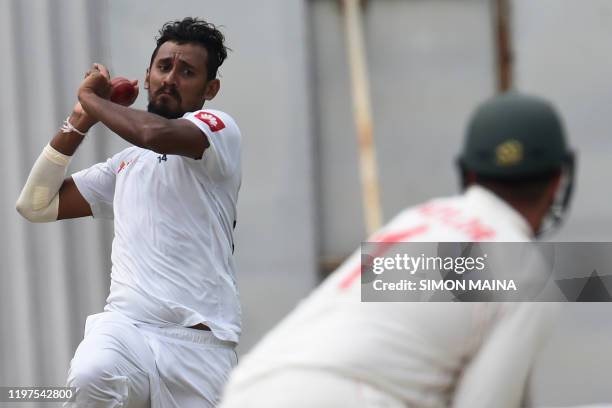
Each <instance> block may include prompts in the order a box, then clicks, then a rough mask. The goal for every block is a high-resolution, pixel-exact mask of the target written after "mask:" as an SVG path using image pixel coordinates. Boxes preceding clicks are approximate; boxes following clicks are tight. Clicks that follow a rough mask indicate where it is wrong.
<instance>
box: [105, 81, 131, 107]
mask: <svg viewBox="0 0 612 408" xmlns="http://www.w3.org/2000/svg"><path fill="white" fill-rule="evenodd" d="M111 86H112V90H111V96H110V100H111V101H113V102H115V103H118V104H120V105H124V106H129V105H131V104H132V102H133V99H134V97H135V96H136V90H135V89H134V86H133V85H132V84H131V83H130V80H129V79H127V78H124V77H115V78H113V79H112V80H111Z"/></svg>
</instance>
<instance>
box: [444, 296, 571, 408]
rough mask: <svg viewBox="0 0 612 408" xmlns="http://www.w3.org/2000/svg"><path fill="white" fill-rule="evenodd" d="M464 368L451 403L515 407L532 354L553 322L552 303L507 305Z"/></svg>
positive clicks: (555, 308) (457, 406)
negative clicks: (506, 309)
mask: <svg viewBox="0 0 612 408" xmlns="http://www.w3.org/2000/svg"><path fill="white" fill-rule="evenodd" d="M508 308H509V310H508V313H506V314H504V315H502V317H501V319H500V321H499V322H498V323H497V324H495V325H494V326H493V328H492V331H491V332H490V333H489V335H488V336H487V337H486V339H485V341H484V344H482V346H481V348H480V350H478V352H477V353H476V355H475V356H474V358H473V359H472V361H471V362H470V364H469V365H468V366H467V368H466V369H465V370H464V372H463V374H462V376H461V378H460V379H459V382H458V384H457V387H456V390H455V395H454V399H453V403H452V406H453V407H455V408H464V407H471V408H475V407H497V408H510V407H512V408H517V407H519V406H520V405H521V402H522V397H523V390H524V387H525V385H526V382H527V380H528V378H529V373H530V370H531V367H532V364H533V362H534V359H535V356H536V354H537V352H538V351H539V349H540V348H541V346H542V344H543V341H544V340H545V339H546V337H547V336H548V333H549V331H550V329H551V327H552V325H553V323H554V322H555V321H556V317H557V314H558V310H559V305H558V304H555V303H521V304H508Z"/></svg>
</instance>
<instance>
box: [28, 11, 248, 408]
mask: <svg viewBox="0 0 612 408" xmlns="http://www.w3.org/2000/svg"><path fill="white" fill-rule="evenodd" d="M226 56H227V51H226V48H225V45H224V37H223V35H222V34H221V33H220V32H219V31H218V30H217V29H216V28H215V26H214V25H212V24H209V23H207V22H205V21H203V20H199V19H193V18H186V19H184V20H181V21H174V22H169V23H167V24H165V25H164V27H163V28H162V29H161V30H160V36H159V38H158V39H157V47H156V48H155V50H154V52H153V55H152V57H151V62H150V65H149V68H148V69H147V73H146V78H145V89H147V90H148V96H149V105H148V112H144V111H138V110H135V109H130V108H128V107H126V106H121V105H118V104H116V103H113V102H111V101H109V100H108V98H109V96H110V91H111V83H110V76H109V74H108V71H107V70H106V68H105V67H103V66H102V65H99V64H94V66H93V67H92V69H91V70H90V71H88V73H87V74H86V77H85V80H84V81H83V83H82V84H81V86H80V88H79V93H78V97H79V103H78V104H77V105H76V106H75V109H74V111H73V113H72V114H71V116H70V117H69V118H68V119H67V120H66V121H65V123H64V126H62V128H61V129H60V132H58V134H57V135H56V136H55V137H54V138H53V139H52V141H51V142H50V144H49V145H48V146H47V147H45V149H44V151H43V153H42V154H41V156H40V157H39V158H38V160H37V161H36V163H35V164H34V167H33V168H32V171H31V173H30V176H29V178H28V181H27V182H26V185H25V187H24V188H23V191H22V193H21V196H20V197H19V200H18V202H17V209H18V211H19V212H20V213H21V214H22V215H24V216H25V217H26V218H28V219H29V220H31V221H34V222H47V221H54V220H57V219H65V218H75V217H82V216H89V215H93V217H95V218H98V217H99V218H113V219H114V227H115V238H114V240H113V246H112V273H111V287H110V295H109V296H108V298H107V305H106V307H105V308H104V312H102V313H99V314H96V315H92V316H89V317H88V319H87V323H86V327H85V337H84V339H83V341H82V342H81V344H80V345H79V347H78V349H77V351H76V353H75V356H74V358H73V360H72V362H71V365H70V371H69V373H68V386H71V387H76V401H75V402H74V403H68V404H67V405H66V406H75V407H109V408H110V407H130V408H132V407H149V406H151V407H164V408H165V407H213V406H215V405H216V403H217V401H218V399H219V395H220V391H221V389H222V387H223V385H224V383H225V381H226V380H227V378H228V375H229V372H230V370H231V369H232V368H233V367H234V366H235V365H236V363H237V358H236V353H235V351H234V348H235V346H236V344H237V343H238V340H239V336H240V331H241V312H240V304H239V300H238V291H237V288H236V284H235V273H234V264H233V259H232V256H233V250H234V239H233V229H234V227H235V224H236V202H237V199H238V190H239V188H240V182H241V164H240V139H241V136H240V131H239V129H238V126H237V125H236V123H235V122H234V120H233V119H232V118H231V117H230V116H229V115H228V114H226V113H224V112H221V111H218V110H212V109H202V106H203V104H204V102H205V101H206V100H210V99H212V98H214V96H215V95H216V94H217V92H218V91H219V87H220V83H219V80H218V79H217V78H216V75H217V69H218V67H219V66H220V65H221V64H222V63H223V61H224V59H225V58H226ZM132 85H133V86H134V89H135V91H137V89H138V88H137V83H136V81H133V82H132ZM136 94H137V92H136ZM133 99H135V96H134V98H133ZM133 102H134V100H132V101H130V104H131V103H133ZM98 121H99V122H102V123H103V124H104V125H106V126H107V127H108V128H109V129H111V130H112V131H114V132H115V133H116V134H117V135H119V136H121V137H122V138H123V139H125V140H127V141H128V142H130V143H132V144H133V145H134V146H133V147H130V148H128V149H125V150H124V151H122V152H120V153H118V154H116V155H114V156H113V157H111V158H110V159H108V160H107V161H106V162H103V163H99V164H96V165H94V166H92V167H90V168H88V169H85V170H82V171H79V172H77V173H75V174H73V175H72V177H68V178H66V179H65V180H64V177H65V172H66V167H67V165H68V163H69V161H70V158H71V156H72V155H73V154H74V152H75V151H76V149H77V147H78V145H79V144H80V142H81V140H82V139H83V136H84V133H85V132H86V131H87V130H88V129H89V128H90V127H91V126H93V125H94V124H95V123H96V122H98Z"/></svg>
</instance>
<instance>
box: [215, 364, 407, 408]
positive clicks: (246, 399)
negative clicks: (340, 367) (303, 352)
mask: <svg viewBox="0 0 612 408" xmlns="http://www.w3.org/2000/svg"><path fill="white" fill-rule="evenodd" d="M264 407H265V408H346V407H351V408H406V405H404V403H402V401H400V400H399V399H397V398H395V397H393V396H391V395H389V394H387V393H385V392H383V391H381V390H379V389H377V388H375V387H373V386H371V385H369V384H366V383H364V382H362V381H359V380H355V379H351V378H348V377H343V376H340V375H337V374H335V373H333V372H329V371H324V370H322V369H306V368H304V369H302V368H286V369H283V370H279V371H277V372H274V373H272V374H268V375H264V376H262V377H260V378H256V379H253V380H250V381H248V382H244V383H241V384H236V383H235V382H232V381H231V380H230V382H229V383H228V384H227V387H226V389H225V391H224V393H223V398H222V400H221V405H219V408H264Z"/></svg>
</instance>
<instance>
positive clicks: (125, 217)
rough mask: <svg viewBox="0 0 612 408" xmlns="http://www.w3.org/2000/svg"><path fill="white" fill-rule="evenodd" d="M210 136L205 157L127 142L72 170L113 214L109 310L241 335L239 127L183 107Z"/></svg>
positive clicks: (94, 204) (102, 213) (96, 206)
mask: <svg viewBox="0 0 612 408" xmlns="http://www.w3.org/2000/svg"><path fill="white" fill-rule="evenodd" d="M183 118H184V119H186V120H189V121H191V122H192V123H194V124H195V125H196V126H198V128H200V129H201V130H202V132H203V133H204V134H205V135H206V136H207V138H208V141H209V142H210V146H209V147H208V148H207V149H206V150H205V151H204V155H203V157H202V159H200V160H195V159H191V158H188V157H184V156H179V155H161V154H158V153H155V152H153V151H151V150H147V149H142V148H139V147H130V148H128V149H125V150H123V151H122V152H120V153H118V154H116V155H114V156H113V157H111V158H110V159H108V160H107V161H106V162H104V163H98V164H96V165H94V166H92V167H90V168H88V169H85V170H82V171H79V172H77V173H75V174H73V175H72V178H73V179H74V181H75V183H76V186H77V188H78V189H79V191H80V192H81V194H82V195H83V197H84V198H85V199H86V200H87V202H88V203H89V204H90V206H91V209H92V212H93V215H94V217H101V218H114V226H115V237H114V239H113V245H112V256H111V258H112V271H111V286H110V294H109V296H108V298H107V300H106V302H107V305H106V307H105V310H114V311H119V312H121V313H123V314H124V315H126V316H128V317H130V318H132V319H135V320H139V321H142V322H149V323H153V324H159V325H172V324H176V325H180V326H193V325H196V324H198V323H204V324H206V325H208V326H209V327H210V328H211V330H212V332H213V334H214V335H215V336H216V337H218V338H219V339H221V340H227V341H233V342H238V338H239V336H240V330H241V311H240V303H239V300H238V290H237V288H236V281H235V272H234V262H233V259H232V254H233V247H234V238H233V228H234V225H235V222H236V202H237V199H238V190H239V188H240V182H241V164H240V139H241V136H240V130H239V129H238V126H237V125H236V123H235V122H234V120H233V119H232V118H231V117H230V116H229V115H227V114H226V113H224V112H220V111H217V110H211V109H204V110H200V111H197V112H191V113H186V114H185V115H184V116H183Z"/></svg>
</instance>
